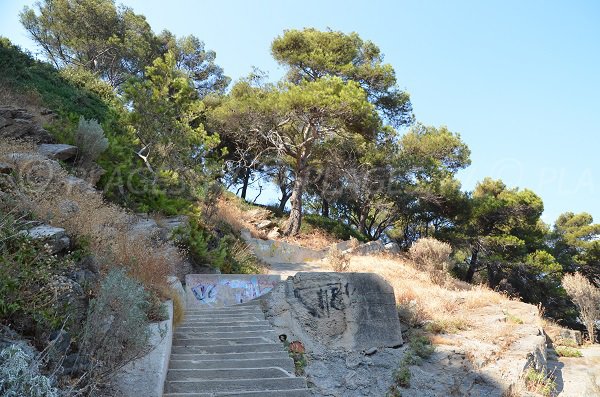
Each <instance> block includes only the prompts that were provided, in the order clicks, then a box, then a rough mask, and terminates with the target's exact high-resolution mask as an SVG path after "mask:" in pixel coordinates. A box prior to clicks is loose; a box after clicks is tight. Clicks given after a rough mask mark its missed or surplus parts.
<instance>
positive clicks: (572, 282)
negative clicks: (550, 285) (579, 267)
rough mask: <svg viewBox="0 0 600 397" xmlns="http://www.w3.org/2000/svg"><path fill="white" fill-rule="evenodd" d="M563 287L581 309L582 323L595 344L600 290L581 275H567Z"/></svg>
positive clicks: (599, 307) (599, 315) (599, 314)
mask: <svg viewBox="0 0 600 397" xmlns="http://www.w3.org/2000/svg"><path fill="white" fill-rule="evenodd" d="M562 285H563V288H564V289H565V291H567V294H569V296H570V297H571V299H572V300H573V303H575V305H576V306H577V308H578V309H579V315H580V316H581V321H582V322H583V324H584V325H585V327H586V329H587V331H588V334H589V337H590V341H591V342H592V343H594V342H595V340H596V339H595V325H596V320H598V319H600V288H597V287H595V286H594V285H593V284H592V283H591V282H590V281H589V280H588V279H587V278H585V276H583V275H582V274H580V273H575V274H566V275H565V276H564V277H563V279H562Z"/></svg>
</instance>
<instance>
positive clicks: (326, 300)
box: [294, 283, 351, 318]
mask: <svg viewBox="0 0 600 397" xmlns="http://www.w3.org/2000/svg"><path fill="white" fill-rule="evenodd" d="M350 294H351V291H350V290H349V286H348V283H346V284H344V285H342V284H341V283H331V284H327V285H326V286H323V287H319V288H318V289H317V288H302V289H300V288H297V289H295V290H294V296H295V297H296V298H297V299H298V300H299V301H300V303H302V305H303V306H304V307H305V308H306V310H307V311H308V313H310V315H311V316H313V317H317V318H323V317H331V311H332V310H336V311H338V310H342V311H343V310H345V309H346V307H347V305H346V301H345V299H344V296H347V297H349V296H350Z"/></svg>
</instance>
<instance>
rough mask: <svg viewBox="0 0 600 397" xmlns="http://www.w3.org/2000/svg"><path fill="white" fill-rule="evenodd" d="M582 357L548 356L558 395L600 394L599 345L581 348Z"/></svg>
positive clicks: (583, 396) (596, 396) (588, 396)
mask: <svg viewBox="0 0 600 397" xmlns="http://www.w3.org/2000/svg"><path fill="white" fill-rule="evenodd" d="M581 353H582V354H583V357H558V358H555V359H552V358H550V357H548V371H550V372H551V373H554V376H555V377H556V384H557V392H558V394H557V396H559V397H599V396H600V345H593V346H591V347H586V348H583V349H581Z"/></svg>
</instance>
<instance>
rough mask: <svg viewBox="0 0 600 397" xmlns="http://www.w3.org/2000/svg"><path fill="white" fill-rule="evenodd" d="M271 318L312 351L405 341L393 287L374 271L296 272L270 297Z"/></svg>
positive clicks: (394, 344)
mask: <svg viewBox="0 0 600 397" xmlns="http://www.w3.org/2000/svg"><path fill="white" fill-rule="evenodd" d="M265 307H266V317H267V319H268V320H269V321H270V322H271V324H272V325H273V326H274V327H275V328H276V330H277V331H278V333H279V334H286V335H287V336H288V339H293V340H300V341H301V342H302V343H303V344H304V345H305V346H306V347H307V350H308V351H311V352H314V353H315V354H319V353H320V352H323V351H327V350H341V351H370V350H372V349H373V348H386V347H399V346H401V345H402V343H403V341H402V332H401V325H400V320H399V318H398V313H397V309H396V300H395V297H394V290H393V288H392V286H391V285H390V284H389V283H388V282H387V281H385V280H384V279H383V278H382V277H381V276H379V275H376V274H372V273H333V272H314V273H313V272H311V273H297V274H296V275H295V276H293V277H289V278H288V279H287V280H286V281H284V282H282V283H280V284H279V285H277V286H276V287H275V288H273V290H272V291H271V292H270V293H269V294H268V295H267V296H266V299H265Z"/></svg>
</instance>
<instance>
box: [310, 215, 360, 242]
mask: <svg viewBox="0 0 600 397" xmlns="http://www.w3.org/2000/svg"><path fill="white" fill-rule="evenodd" d="M302 220H303V221H304V222H305V223H306V224H308V225H310V226H313V227H315V228H318V229H322V230H324V231H325V232H327V233H329V234H331V235H332V236H333V237H334V238H336V239H339V240H348V239H350V238H355V239H357V240H360V241H363V242H365V241H367V239H366V238H365V236H363V235H362V234H361V233H359V232H358V231H357V230H356V229H354V228H353V227H352V226H350V225H347V224H345V223H343V222H341V221H339V220H337V219H331V218H327V217H324V216H321V215H317V214H305V215H304V217H303V218H302Z"/></svg>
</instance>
